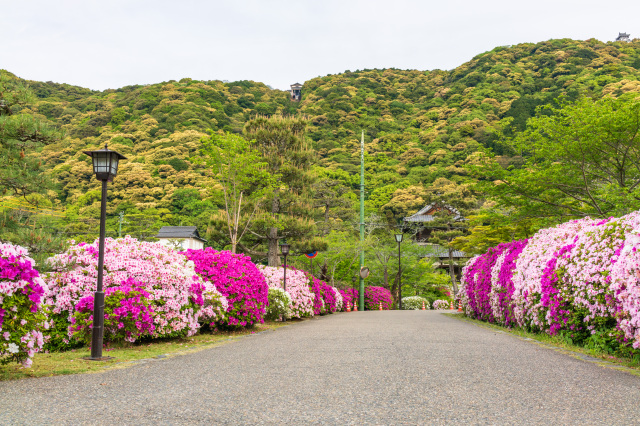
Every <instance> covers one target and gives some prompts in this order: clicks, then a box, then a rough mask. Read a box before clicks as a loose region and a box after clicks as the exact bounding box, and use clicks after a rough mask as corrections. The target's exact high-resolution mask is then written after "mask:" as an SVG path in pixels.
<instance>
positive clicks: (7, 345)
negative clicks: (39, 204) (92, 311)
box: [0, 243, 48, 368]
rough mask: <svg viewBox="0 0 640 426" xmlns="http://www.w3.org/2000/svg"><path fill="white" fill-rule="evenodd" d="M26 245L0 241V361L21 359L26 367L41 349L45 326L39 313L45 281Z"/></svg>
mask: <svg viewBox="0 0 640 426" xmlns="http://www.w3.org/2000/svg"><path fill="white" fill-rule="evenodd" d="M33 266H34V261H33V259H31V258H30V257H28V252H27V249H25V248H24V247H20V246H15V245H12V244H6V243H0V363H2V364H8V363H10V362H21V363H22V365H23V366H25V367H27V368H29V367H31V364H32V362H33V361H32V358H33V355H34V354H35V353H36V352H38V351H39V350H40V349H42V345H43V344H44V338H43V335H42V332H41V330H42V329H43V328H48V323H47V321H46V316H45V314H44V313H43V304H42V301H43V295H44V292H45V288H46V285H45V283H44V281H42V278H40V274H39V273H38V271H36V270H35V269H33Z"/></svg>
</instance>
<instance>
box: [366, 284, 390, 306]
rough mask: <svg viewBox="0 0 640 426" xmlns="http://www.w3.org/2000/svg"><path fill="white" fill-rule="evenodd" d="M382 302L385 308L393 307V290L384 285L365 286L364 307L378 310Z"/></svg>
mask: <svg viewBox="0 0 640 426" xmlns="http://www.w3.org/2000/svg"><path fill="white" fill-rule="evenodd" d="M380 304H382V309H383V310H388V309H391V306H392V305H393V297H391V291H389V289H386V288H384V287H377V286H369V287H365V288H364V308H365V309H366V310H378V309H380Z"/></svg>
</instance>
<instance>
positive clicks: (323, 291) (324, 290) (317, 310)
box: [307, 275, 339, 315]
mask: <svg viewBox="0 0 640 426" xmlns="http://www.w3.org/2000/svg"><path fill="white" fill-rule="evenodd" d="M307 277H309V275H307ZM309 285H310V286H311V292H312V293H313V294H314V298H313V314H314V315H320V314H327V313H329V314H332V313H334V312H336V311H337V310H338V308H337V303H338V302H337V298H338V296H337V295H336V290H335V289H334V287H331V286H330V285H329V284H327V283H326V282H324V281H322V280H319V279H318V278H316V277H314V276H313V275H312V276H311V280H310V282H309ZM338 294H339V292H338Z"/></svg>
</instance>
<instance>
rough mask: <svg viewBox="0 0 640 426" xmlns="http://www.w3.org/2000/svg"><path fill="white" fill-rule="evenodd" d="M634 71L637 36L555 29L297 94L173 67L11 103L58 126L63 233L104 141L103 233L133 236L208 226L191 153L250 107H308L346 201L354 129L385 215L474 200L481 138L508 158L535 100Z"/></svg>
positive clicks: (325, 167)
mask: <svg viewBox="0 0 640 426" xmlns="http://www.w3.org/2000/svg"><path fill="white" fill-rule="evenodd" d="M9 71H10V70H9ZM639 77H640V41H638V40H636V41H633V42H631V43H624V42H614V43H603V42H600V41H597V40H587V41H576V40H569V39H562V40H550V41H547V42H541V43H535V44H533V43H527V44H520V45H515V46H503V47H498V48H495V49H494V50H492V51H490V52H486V53H482V54H480V55H478V56H476V57H474V58H473V59H471V60H470V61H469V62H467V63H465V64H463V65H461V66H460V67H458V68H456V69H454V70H451V71H441V70H433V71H417V70H398V69H384V70H377V69H376V70H362V71H346V72H344V73H342V74H337V75H329V76H325V77H318V78H314V79H312V80H310V81H306V82H304V87H303V92H302V93H303V94H302V101H301V102H299V103H298V102H292V101H291V100H290V99H289V94H288V92H284V91H279V90H273V89H271V88H269V87H268V86H266V85H264V84H262V83H256V82H252V81H237V82H228V83H227V82H220V81H196V80H191V79H188V78H185V79H183V80H180V81H170V82H164V83H158V84H153V85H147V86H128V87H124V88H121V89H116V90H106V91H102V92H98V91H91V90H88V89H83V88H79V87H74V86H70V85H66V84H56V83H52V82H35V81H29V82H27V83H28V85H29V86H30V88H31V90H32V91H33V92H34V93H35V95H36V100H35V102H33V103H31V104H26V105H21V106H20V107H19V110H20V112H21V113H26V114H32V115H34V116H35V117H38V118H41V119H43V120H46V121H48V122H50V123H51V124H53V125H54V126H57V127H58V128H59V129H61V130H62V131H63V132H64V137H62V138H60V139H58V141H57V142H55V143H52V144H49V145H47V146H45V147H44V148H43V149H42V151H41V153H40V154H39V155H40V156H41V159H42V161H43V167H44V168H45V169H46V170H47V173H49V174H50V176H51V177H53V178H54V180H55V181H56V182H57V187H56V192H55V196H52V197H51V199H53V204H52V207H55V209H56V210H57V211H58V212H60V213H59V214H60V215H62V216H64V221H65V224H64V229H65V232H67V234H66V235H71V236H74V235H75V236H77V237H78V238H82V235H89V236H91V235H94V234H95V232H96V230H95V229H96V228H95V223H94V221H95V219H96V218H97V217H98V214H97V211H98V200H99V192H98V190H97V189H98V184H99V183H98V182H97V181H96V180H95V179H94V178H93V174H92V170H91V166H90V158H89V157H88V156H86V155H84V154H83V153H82V151H83V150H87V149H96V148H98V147H101V146H103V145H104V144H105V143H108V144H109V148H110V149H114V150H117V151H119V152H120V153H122V154H124V155H125V156H127V158H128V160H127V161H124V162H123V163H122V164H121V168H120V170H119V174H118V177H117V178H116V180H115V181H114V182H113V184H112V185H110V200H109V204H108V209H109V210H108V214H109V217H110V219H109V220H110V221H111V222H110V225H109V232H111V234H112V235H113V233H115V232H116V230H117V229H118V226H119V225H120V226H121V227H122V229H123V231H122V232H123V234H124V233H127V232H128V233H132V234H134V235H137V236H139V237H143V238H144V237H149V236H150V235H152V234H153V233H154V232H155V231H156V230H157V228H158V227H159V226H160V225H162V224H173V225H180V224H183V225H186V224H197V225H199V226H201V227H205V228H206V226H207V224H208V223H209V219H210V217H211V215H212V212H215V211H217V210H218V209H219V208H220V206H221V201H220V199H219V197H216V196H215V187H216V181H215V176H213V175H212V173H211V171H210V170H208V169H207V168H206V167H204V166H203V165H202V164H197V163H196V162H194V159H195V158H197V157H199V150H200V147H201V143H200V140H201V138H202V137H204V136H206V135H207V132H208V130H209V129H210V130H212V131H214V132H217V131H225V132H232V133H242V131H243V127H244V125H245V123H246V122H247V121H248V120H249V119H251V118H252V117H255V116H257V115H263V116H271V115H274V114H282V115H301V116H304V117H306V118H307V119H308V121H309V125H308V127H307V130H306V137H307V138H309V139H310V140H311V144H312V148H313V150H314V152H315V155H316V164H315V165H314V166H313V167H312V171H313V174H314V175H315V176H316V177H317V178H319V179H321V178H327V179H331V180H332V181H337V182H340V183H341V184H342V185H344V187H345V188H347V189H348V191H346V192H344V193H342V192H341V193H340V194H339V196H340V197H341V198H343V199H344V201H345V202H346V203H347V204H348V203H350V202H351V200H353V199H355V196H356V195H357V186H356V184H357V182H358V176H357V173H358V170H359V140H360V132H361V130H364V132H365V142H366V150H367V154H366V181H367V187H368V190H367V194H366V197H367V204H366V206H367V211H368V212H369V213H374V212H375V213H377V214H380V215H385V214H387V216H393V217H395V218H396V219H397V218H399V217H403V216H406V215H408V214H411V213H413V212H415V211H416V210H417V209H419V208H420V207H422V206H423V205H424V204H425V203H426V202H428V201H429V200H430V199H431V198H432V196H433V194H436V193H442V192H445V193H448V194H457V195H456V196H459V197H462V198H465V199H467V200H468V199H471V198H473V200H474V202H473V208H475V209H477V208H480V207H481V206H482V205H483V203H484V202H485V201H486V200H485V199H484V197H483V195H482V194H477V193H474V194H472V192H473V190H472V184H473V183H474V182H475V179H474V178H473V177H472V176H470V174H469V169H468V167H467V166H468V165H469V164H472V163H474V161H476V160H477V158H478V153H479V152H480V151H482V150H484V149H485V148H489V149H491V150H493V152H495V153H496V154H497V155H498V156H499V157H498V161H499V162H500V164H501V165H503V166H504V167H508V166H509V165H512V164H514V165H518V164H519V163H520V162H521V157H520V156H519V155H518V154H519V153H517V152H514V151H513V149H512V148H510V147H508V146H507V145H504V144H503V143H502V142H501V141H502V138H503V137H505V136H507V137H508V136H512V135H514V134H516V133H518V132H519V131H521V130H523V129H524V128H525V125H526V121H527V119H528V118H530V117H532V116H534V115H535V114H536V108H537V107H539V106H542V105H547V104H552V103H553V102H554V100H555V99H557V98H559V97H565V98H566V99H568V100H575V99H578V98H579V97H580V96H582V95H585V96H590V97H595V98H598V97H601V96H603V95H605V94H613V95H616V96H618V95H620V94H623V93H626V92H637V91H639V88H640V81H639V80H640V79H639ZM292 83H293V82H292ZM211 188H213V192H212V190H211ZM338 204H339V203H338ZM340 205H341V206H342V207H344V206H345V203H342V204H340ZM316 207H318V206H316ZM120 212H123V214H124V216H123V217H124V219H122V220H120V218H119V216H118V214H119V213H120ZM87 238H88V237H87Z"/></svg>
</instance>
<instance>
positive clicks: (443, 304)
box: [433, 299, 449, 310]
mask: <svg viewBox="0 0 640 426" xmlns="http://www.w3.org/2000/svg"><path fill="white" fill-rule="evenodd" d="M433 309H437V310H442V309H449V301H448V300H444V299H437V300H434V301H433Z"/></svg>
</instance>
